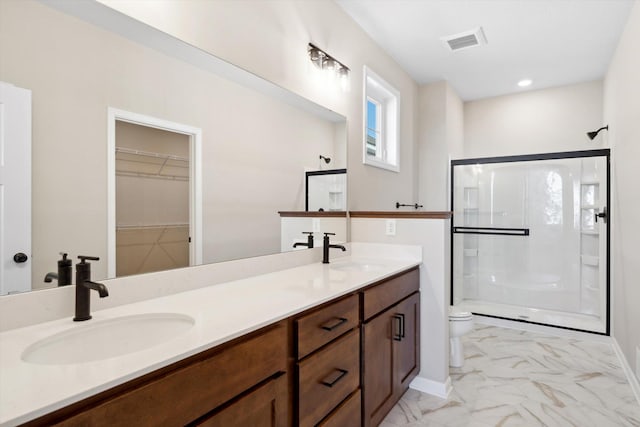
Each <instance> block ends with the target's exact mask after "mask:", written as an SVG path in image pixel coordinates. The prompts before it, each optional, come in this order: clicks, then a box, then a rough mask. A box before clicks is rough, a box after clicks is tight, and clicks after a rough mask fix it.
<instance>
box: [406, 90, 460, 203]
mask: <svg viewBox="0 0 640 427" xmlns="http://www.w3.org/2000/svg"><path fill="white" fill-rule="evenodd" d="M417 114H418V154H419V164H418V201H419V203H420V204H422V205H423V206H424V209H425V210H428V211H444V210H447V209H448V206H449V193H450V191H449V184H450V181H451V179H450V177H449V159H450V158H460V157H462V155H463V128H464V109H463V102H462V100H461V99H460V97H459V96H458V95H457V94H456V92H455V90H454V89H453V88H452V87H451V85H450V84H449V83H447V82H445V81H441V82H437V83H431V84H428V85H423V86H421V87H420V91H419V96H418V108H417Z"/></svg>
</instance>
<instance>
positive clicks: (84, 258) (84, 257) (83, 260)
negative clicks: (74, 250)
mask: <svg viewBox="0 0 640 427" xmlns="http://www.w3.org/2000/svg"><path fill="white" fill-rule="evenodd" d="M78 259H79V260H80V264H86V263H87V262H86V261H87V260H89V261H100V258H98V257H97V256H88V255H78Z"/></svg>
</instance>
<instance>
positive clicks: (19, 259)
mask: <svg viewBox="0 0 640 427" xmlns="http://www.w3.org/2000/svg"><path fill="white" fill-rule="evenodd" d="M28 259H29V257H28V256H27V254H25V253H22V252H18V253H17V254H15V255H14V256H13V260H14V261H15V262H16V264H22V263H23V262H27V260H28Z"/></svg>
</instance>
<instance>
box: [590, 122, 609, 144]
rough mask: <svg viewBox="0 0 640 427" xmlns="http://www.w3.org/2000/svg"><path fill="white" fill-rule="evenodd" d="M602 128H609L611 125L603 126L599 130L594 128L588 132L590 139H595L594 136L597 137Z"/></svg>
mask: <svg viewBox="0 0 640 427" xmlns="http://www.w3.org/2000/svg"><path fill="white" fill-rule="evenodd" d="M602 129H606V130H609V125H606V126H602V127H601V128H600V129H598V130H594V131H591V132H587V136H588V137H589V139H590V140H592V141H593V138H595V137H596V136H597V135H598V133H600V131H601V130H602Z"/></svg>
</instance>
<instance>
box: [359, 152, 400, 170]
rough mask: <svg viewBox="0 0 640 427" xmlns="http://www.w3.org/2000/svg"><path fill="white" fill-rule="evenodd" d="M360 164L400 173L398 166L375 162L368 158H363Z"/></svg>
mask: <svg viewBox="0 0 640 427" xmlns="http://www.w3.org/2000/svg"><path fill="white" fill-rule="evenodd" d="M362 163H364V164H365V165H367V166H373V167H376V168H380V169H386V170H388V171H391V172H396V173H398V172H400V166H398V165H394V164H391V163H386V162H382V161H380V160H376V159H374V158H371V157H369V156H365V158H364V161H363V162H362Z"/></svg>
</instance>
